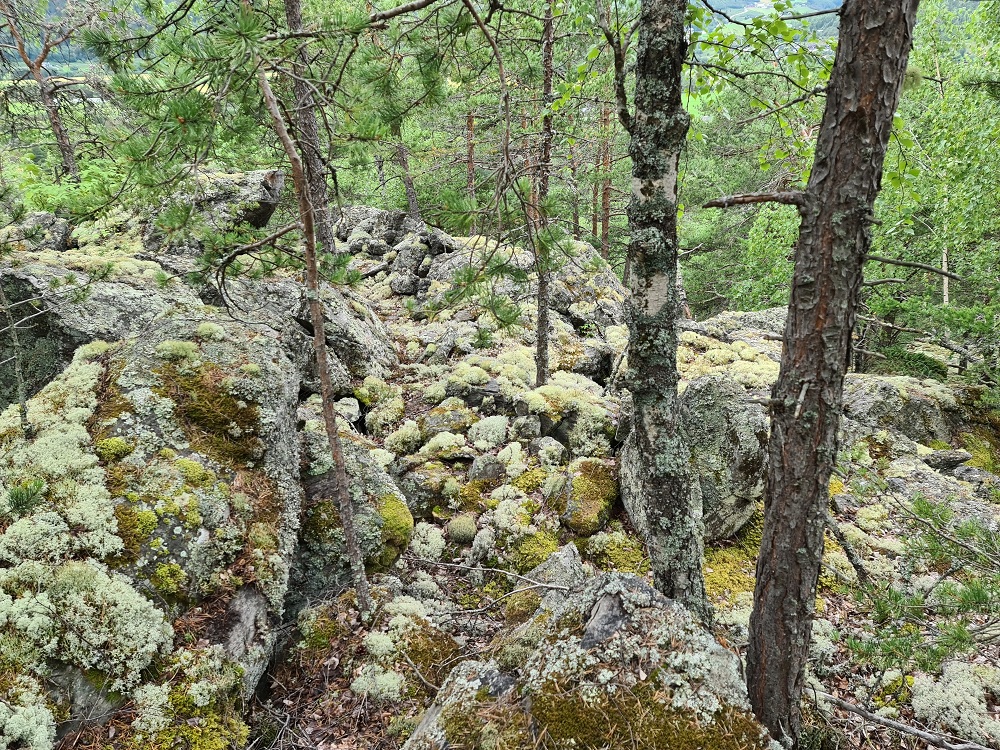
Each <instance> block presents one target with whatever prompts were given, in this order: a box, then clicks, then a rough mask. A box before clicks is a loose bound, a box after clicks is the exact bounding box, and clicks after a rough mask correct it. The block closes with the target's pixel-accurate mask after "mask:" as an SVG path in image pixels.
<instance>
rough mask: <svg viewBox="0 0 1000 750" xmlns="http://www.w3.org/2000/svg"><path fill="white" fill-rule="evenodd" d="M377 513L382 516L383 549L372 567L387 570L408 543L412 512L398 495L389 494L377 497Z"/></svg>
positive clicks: (411, 532) (411, 526)
mask: <svg viewBox="0 0 1000 750" xmlns="http://www.w3.org/2000/svg"><path fill="white" fill-rule="evenodd" d="M377 508H378V514H379V516H381V517H382V544H383V545H384V546H383V549H382V551H381V554H380V555H379V558H378V560H376V561H375V562H374V563H373V567H375V568H377V569H380V570H387V569H388V568H390V567H392V564H393V563H394V562H396V560H397V559H398V558H399V556H400V555H401V554H402V553H403V550H405V549H406V546H407V545H408V544H409V543H410V537H411V536H413V514H412V513H410V509H409V508H408V507H407V505H406V502H405V501H404V500H403V499H402V498H401V497H399V495H395V494H389V495H384V496H383V497H381V498H379V501H378V504H377Z"/></svg>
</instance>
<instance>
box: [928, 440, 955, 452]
mask: <svg viewBox="0 0 1000 750" xmlns="http://www.w3.org/2000/svg"><path fill="white" fill-rule="evenodd" d="M927 447H928V448H933V449H934V450H936V451H950V450H951V443H946V442H945V441H944V440H931V441H930V442H929V443H927Z"/></svg>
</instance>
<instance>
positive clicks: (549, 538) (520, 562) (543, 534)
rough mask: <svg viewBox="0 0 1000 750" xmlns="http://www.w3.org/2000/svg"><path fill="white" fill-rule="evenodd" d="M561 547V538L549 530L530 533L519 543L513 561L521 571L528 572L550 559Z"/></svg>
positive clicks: (512, 555)
mask: <svg viewBox="0 0 1000 750" xmlns="http://www.w3.org/2000/svg"><path fill="white" fill-rule="evenodd" d="M558 549H559V540H558V539H557V538H556V537H555V536H554V535H553V534H550V533H549V532H547V531H539V532H536V533H534V534H529V535H528V536H526V537H524V538H523V539H521V541H519V542H518V543H517V546H516V547H515V548H514V550H513V552H512V553H511V561H512V562H513V563H514V567H515V568H516V569H517V571H518V572H519V573H527V572H528V571H529V570H531V569H532V568H534V567H537V566H538V565H541V564H542V563H543V562H545V561H546V560H548V559H549V555H551V554H552V553H553V552H555V551H556V550H558Z"/></svg>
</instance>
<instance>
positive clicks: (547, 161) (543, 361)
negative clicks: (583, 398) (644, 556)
mask: <svg viewBox="0 0 1000 750" xmlns="http://www.w3.org/2000/svg"><path fill="white" fill-rule="evenodd" d="M554 2H555V0H548V2H547V3H546V4H545V18H544V20H543V21H542V106H544V107H545V113H544V114H543V115H542V143H541V153H540V154H539V155H538V191H537V195H538V202H539V204H541V203H543V202H544V201H545V199H546V198H548V196H549V176H550V175H551V173H552V109H551V108H552V101H553V95H552V79H553V75H554V70H553V60H554V55H555V49H554V48H555V19H554V17H553V14H554V8H553V5H554ZM535 215H536V216H537V224H536V231H535V233H534V234H535V268H536V270H537V272H538V295H537V297H536V298H535V302H536V303H537V306H538V321H537V325H536V327H535V334H536V335H535V387H536V388H537V387H539V386H543V385H545V384H546V383H547V382H548V380H549V296H550V295H549V285H550V281H551V279H550V277H551V275H552V257H551V255H552V248H551V247H549V243H548V239H549V238H548V237H546V238H544V239H543V238H541V237H540V236H539V234H540V233H541V232H545V231H546V228H547V226H548V223H549V218H548V216H547V215H546V213H545V209H544V208H543V207H542V206H541V205H539V206H538V208H537V209H536V210H535Z"/></svg>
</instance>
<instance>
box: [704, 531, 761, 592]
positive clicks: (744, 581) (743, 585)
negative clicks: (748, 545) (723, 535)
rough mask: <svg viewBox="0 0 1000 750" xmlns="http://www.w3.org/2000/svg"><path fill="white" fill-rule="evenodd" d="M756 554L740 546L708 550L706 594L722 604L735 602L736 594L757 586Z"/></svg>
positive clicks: (706, 557)
mask: <svg viewBox="0 0 1000 750" xmlns="http://www.w3.org/2000/svg"><path fill="white" fill-rule="evenodd" d="M756 557H757V556H756V554H750V553H748V552H747V550H746V549H745V548H743V547H742V546H740V545H736V546H732V547H721V548H714V549H713V548H708V549H706V550H705V567H704V572H705V594H706V595H707V596H708V599H709V600H710V601H712V602H715V603H720V604H729V605H731V604H734V603H735V601H736V596H737V595H738V594H741V593H744V592H750V591H753V589H754V571H755V569H756V566H757V559H756Z"/></svg>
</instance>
